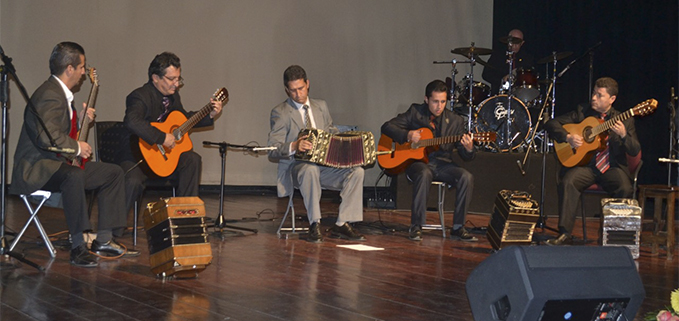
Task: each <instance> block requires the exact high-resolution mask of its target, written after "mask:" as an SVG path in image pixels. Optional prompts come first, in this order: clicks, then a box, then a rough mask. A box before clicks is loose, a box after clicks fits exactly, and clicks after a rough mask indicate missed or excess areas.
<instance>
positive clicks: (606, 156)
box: [545, 77, 641, 245]
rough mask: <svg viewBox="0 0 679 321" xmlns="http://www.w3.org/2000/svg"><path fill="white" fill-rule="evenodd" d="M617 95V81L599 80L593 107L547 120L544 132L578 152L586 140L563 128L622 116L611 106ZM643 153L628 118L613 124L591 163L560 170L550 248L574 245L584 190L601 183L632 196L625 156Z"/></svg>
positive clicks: (618, 194) (617, 193)
mask: <svg viewBox="0 0 679 321" xmlns="http://www.w3.org/2000/svg"><path fill="white" fill-rule="evenodd" d="M617 95H618V83H617V82H616V81H615V80H614V79H612V78H608V77H604V78H599V79H597V80H596V83H595V84H594V92H593V93H592V100H591V103H590V106H591V107H589V108H587V107H583V106H578V107H577V109H576V110H574V111H571V112H569V113H566V114H564V115H561V116H559V117H556V118H554V119H552V120H550V121H548V122H547V123H546V124H545V129H546V130H547V132H548V133H549V136H550V137H551V138H552V139H554V140H555V141H556V142H558V143H563V142H568V144H570V146H571V147H572V148H575V149H577V148H579V147H581V146H582V145H583V142H584V141H583V137H582V136H580V135H579V134H578V133H569V132H568V131H566V130H565V129H564V128H563V125H565V124H578V123H580V122H582V121H583V120H584V119H585V118H587V117H590V116H594V117H597V118H602V119H604V120H608V119H610V118H611V117H615V116H617V115H619V114H620V112H619V111H617V110H615V109H614V108H613V107H612V106H613V102H614V101H615V99H616V97H617ZM640 151H641V146H640V144H639V140H638V139H637V134H636V130H635V129H634V118H628V119H626V120H624V121H617V122H616V123H615V124H614V125H613V127H612V128H611V129H610V130H609V131H608V140H607V147H606V148H605V149H604V150H602V151H600V152H597V153H596V155H593V157H592V159H591V160H590V162H589V163H588V164H586V165H585V166H574V167H570V168H569V167H565V166H563V167H562V168H561V171H560V173H559V178H560V182H559V184H558V193H559V233H560V235H559V236H558V237H557V238H556V239H551V240H548V241H547V244H548V245H562V244H572V242H573V236H572V235H571V233H572V231H573V225H574V224H575V215H576V209H577V206H578V200H579V198H580V194H581V193H582V191H584V190H585V189H586V188H588V187H589V186H591V185H592V184H595V183H596V184H598V185H599V186H601V187H602V188H603V189H604V190H605V191H606V192H608V193H609V194H610V195H611V196H612V197H616V198H629V197H632V189H633V187H632V177H631V174H630V172H629V170H628V168H627V157H626V155H630V156H636V155H638V154H639V152H640Z"/></svg>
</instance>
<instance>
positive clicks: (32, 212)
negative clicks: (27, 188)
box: [9, 195, 57, 258]
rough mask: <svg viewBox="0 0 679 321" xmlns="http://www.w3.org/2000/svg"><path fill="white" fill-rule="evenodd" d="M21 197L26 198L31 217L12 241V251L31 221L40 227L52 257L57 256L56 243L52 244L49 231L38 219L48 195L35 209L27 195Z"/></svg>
mask: <svg viewBox="0 0 679 321" xmlns="http://www.w3.org/2000/svg"><path fill="white" fill-rule="evenodd" d="M21 198H22V199H23V200H24V204H26V208H27V209H28V212H29V214H30V218H29V219H28V221H26V224H25V225H24V227H23V228H22V229H21V232H19V234H17V236H16V237H15V238H14V240H13V241H12V244H11V245H10V246H9V250H10V252H11V251H13V250H14V247H15V246H16V245H17V244H18V243H19V239H21V237H22V236H23V235H24V233H25V232H26V230H27V229H28V226H29V225H31V222H35V226H36V227H37V228H38V231H39V232H40V236H41V237H42V240H43V241H44V242H45V246H46V247H47V250H48V251H49V252H50V256H51V257H53V258H54V257H56V256H57V250H56V249H54V245H52V242H51V241H50V239H49V237H48V236H47V232H45V229H44V228H43V227H42V224H41V223H40V219H38V212H39V211H40V208H42V205H43V204H45V202H46V201H47V199H48V197H43V198H42V200H41V201H40V204H38V205H37V206H36V207H35V209H33V207H32V206H31V203H30V202H29V201H28V198H27V195H21Z"/></svg>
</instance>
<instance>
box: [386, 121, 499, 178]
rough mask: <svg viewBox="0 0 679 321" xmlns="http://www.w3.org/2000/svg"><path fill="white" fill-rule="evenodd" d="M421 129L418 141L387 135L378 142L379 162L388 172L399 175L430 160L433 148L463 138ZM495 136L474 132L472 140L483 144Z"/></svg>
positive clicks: (490, 133) (492, 140) (493, 134)
mask: <svg viewBox="0 0 679 321" xmlns="http://www.w3.org/2000/svg"><path fill="white" fill-rule="evenodd" d="M419 130H420V137H421V138H420V141H418V142H417V143H410V142H408V143H403V144H399V143H396V142H394V140H393V139H392V138H391V137H389V136H387V135H382V136H381V137H380V141H379V143H378V144H377V154H378V156H377V163H378V164H380V167H382V168H383V169H384V170H385V172H387V174H389V175H397V174H399V173H401V172H403V171H404V170H405V169H406V168H407V167H408V166H409V165H410V164H412V163H413V162H415V161H423V162H425V163H426V162H428V161H429V159H428V157H427V155H428V154H429V152H430V150H431V149H437V148H438V146H439V145H441V144H450V143H455V142H458V141H460V140H461V139H462V135H456V136H444V137H437V138H434V134H433V133H432V132H431V130H430V129H429V128H426V127H422V128H420V129H419ZM495 138H496V135H495V132H483V133H474V134H472V140H473V141H474V142H477V143H482V144H485V143H490V142H494V141H495Z"/></svg>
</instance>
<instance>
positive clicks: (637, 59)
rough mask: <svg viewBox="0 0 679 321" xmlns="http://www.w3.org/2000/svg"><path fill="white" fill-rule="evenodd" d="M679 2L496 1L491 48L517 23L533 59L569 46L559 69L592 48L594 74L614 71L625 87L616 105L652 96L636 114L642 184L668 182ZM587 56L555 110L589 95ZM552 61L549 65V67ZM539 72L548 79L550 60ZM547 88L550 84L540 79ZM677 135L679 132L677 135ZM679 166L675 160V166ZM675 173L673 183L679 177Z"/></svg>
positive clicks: (499, 47)
mask: <svg viewBox="0 0 679 321" xmlns="http://www.w3.org/2000/svg"><path fill="white" fill-rule="evenodd" d="M678 3H679V1H676V0H672V1H641V0H637V1H621V0H588V1H556V0H550V1H545V0H528V1H527V0H496V1H495V2H494V11H493V38H494V41H493V43H494V45H493V49H494V51H495V52H498V51H500V52H502V51H504V50H505V49H506V45H504V44H502V43H500V42H499V41H497V39H498V38H500V37H502V36H505V35H507V33H508V32H509V31H510V30H511V29H514V28H518V29H521V30H522V31H523V33H524V38H525V40H526V43H525V45H524V47H523V48H522V50H528V51H529V52H531V53H532V54H533V55H534V56H535V59H536V61H537V60H540V59H541V58H543V57H547V56H550V55H551V54H552V52H554V51H556V52H564V51H572V52H573V54H572V55H571V56H570V57H568V58H566V59H564V60H560V61H558V63H557V73H558V72H560V71H561V70H563V69H564V68H565V67H566V66H567V65H568V63H570V62H571V61H573V60H574V59H577V58H578V57H581V56H582V55H583V54H585V53H586V52H587V50H588V49H589V48H591V47H593V46H595V45H596V44H597V43H599V42H601V45H599V46H598V47H597V48H596V49H595V50H594V55H593V61H592V63H593V80H596V79H597V78H599V77H604V76H609V77H612V78H614V79H616V80H617V81H618V84H619V86H620V93H619V95H618V98H617V100H616V102H615V103H614V107H615V108H616V109H618V110H620V111H625V110H627V109H629V108H631V107H633V106H634V105H636V104H638V103H640V102H642V101H644V100H646V99H648V98H655V99H657V100H658V102H659V105H658V109H657V110H656V111H655V113H653V114H651V115H648V116H645V117H637V118H636V128H637V134H638V136H639V140H640V141H641V145H642V151H643V161H644V166H643V168H642V172H641V174H640V178H639V180H640V183H641V184H651V183H658V184H663V183H666V182H667V165H665V164H660V163H659V162H658V158H659V157H667V156H668V154H669V121H670V117H669V109H668V102H669V100H670V87H675V92H677V93H679V90H678V89H677V86H678V84H679V83H678V82H679V80H678V78H677V77H678V73H677V68H678V61H679V56H678V48H677V47H678V46H679V45H678V43H679V41H678V37H679V33H678V29H679V22H678V19H677V17H678V11H679V5H678ZM589 61H590V59H589V56H585V57H583V58H582V59H581V60H579V61H577V62H576V63H575V64H574V65H573V66H572V67H571V68H570V69H569V70H568V71H567V72H566V73H565V74H564V75H563V77H562V78H561V79H560V80H561V84H559V85H557V91H556V108H555V114H556V115H557V116H558V115H561V114H563V113H566V112H568V111H571V110H573V109H575V106H576V104H578V103H587V102H588V101H589V97H590V93H589V65H590V62H589ZM551 67H552V64H551V63H550V64H549V68H550V73H551ZM536 71H537V73H538V74H539V75H540V77H541V79H545V74H546V71H545V65H544V64H543V65H537V66H536ZM541 86H542V90H543V92H544V90H545V89H546V87H547V86H546V85H541ZM675 138H676V136H675ZM675 166H676V165H675ZM673 172H674V173H675V174H674V175H675V176H674V177H673V178H672V182H675V181H676V170H674V171H673Z"/></svg>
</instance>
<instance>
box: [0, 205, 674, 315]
mask: <svg viewBox="0 0 679 321" xmlns="http://www.w3.org/2000/svg"><path fill="white" fill-rule="evenodd" d="M155 193H156V194H153V193H149V194H151V195H147V196H146V199H145V200H146V201H152V200H153V199H157V198H158V197H159V195H158V194H157V192H155ZM201 198H202V199H203V200H204V201H205V203H206V210H207V212H208V216H210V217H213V218H214V217H216V216H217V213H218V208H219V195H218V194H207V195H202V197H201ZM295 201H296V208H297V209H298V215H299V214H300V213H301V214H302V216H305V211H304V210H303V206H302V204H301V198H300V197H296V198H295ZM286 205H287V198H285V199H278V198H276V197H275V196H272V195H258V196H255V195H226V196H225V204H224V213H225V214H224V216H225V218H226V219H227V220H229V222H228V223H229V224H231V225H233V226H239V227H246V228H254V229H257V230H258V233H256V234H253V233H250V232H245V231H238V230H231V229H227V230H226V231H225V233H216V234H215V235H213V236H211V237H210V243H211V246H212V254H213V260H212V264H211V265H210V266H208V267H207V269H206V270H205V271H203V272H202V273H200V274H199V275H198V277H197V278H194V279H183V280H175V279H172V280H163V279H159V278H157V277H156V276H155V275H153V274H152V273H151V270H150V268H149V256H148V248H147V242H146V234H145V233H144V231H143V230H140V238H139V244H138V245H137V249H140V250H141V251H142V255H141V256H140V257H137V258H129V259H127V258H123V259H118V260H113V261H100V265H99V267H97V268H93V269H85V268H78V267H74V266H71V265H70V264H69V252H68V250H66V249H63V248H59V249H58V254H57V257H56V259H50V258H49V255H48V253H47V250H46V249H45V247H44V246H43V245H40V244H38V241H39V236H38V233H37V230H36V229H35V228H34V227H31V228H30V229H29V232H28V234H27V235H26V236H24V238H22V242H21V243H20V244H19V246H18V248H17V249H16V252H17V253H19V254H22V255H25V257H26V258H27V259H29V260H32V261H34V262H36V263H38V264H40V265H42V266H44V267H45V268H46V271H45V272H44V273H41V272H38V270H36V269H34V268H33V267H30V266H28V265H26V264H20V263H17V261H16V260H14V259H11V258H8V257H7V256H4V257H3V258H2V259H1V260H0V263H1V265H0V267H1V269H0V276H1V277H2V278H1V281H0V282H1V283H0V284H1V285H0V291H1V293H0V298H1V305H0V319H2V320H472V316H471V310H470V306H469V302H468V300H467V295H466V292H465V281H466V279H467V277H468V275H469V274H470V272H471V271H472V270H474V268H475V267H476V266H477V265H478V264H479V263H480V262H481V261H483V260H484V259H486V258H487V257H489V256H490V255H491V246H490V244H489V242H488V241H487V240H486V238H485V237H484V236H483V235H478V237H479V239H480V241H479V242H478V243H464V242H460V241H452V240H450V239H443V238H441V234H440V231H427V232H425V235H424V240H423V241H422V242H412V241H409V240H408V239H407V237H406V236H407V226H408V224H409V220H410V212H408V211H386V210H380V211H377V210H375V209H369V208H366V209H365V215H364V220H365V224H362V225H361V226H360V227H359V229H360V231H361V232H363V233H364V234H365V235H366V236H367V238H368V240H367V242H364V243H362V244H365V245H369V246H373V247H379V248H384V250H382V251H363V252H362V251H355V250H350V249H346V248H341V247H338V245H342V244H350V243H349V242H346V241H341V240H335V239H330V238H327V237H326V239H325V242H324V243H323V244H320V245H318V244H311V243H308V242H306V241H304V240H301V239H297V238H289V239H279V238H278V237H277V236H276V228H277V227H278V224H279V223H280V219H281V218H282V216H283V213H284V212H285V208H286ZM112 206H115V205H113V204H112ZM322 208H323V216H324V217H330V219H328V220H327V221H326V220H325V219H324V221H323V225H324V226H328V227H329V226H330V224H332V218H333V217H334V216H335V215H336V211H337V204H335V203H334V202H333V200H332V198H328V199H326V198H324V200H323V201H322ZM6 213H7V219H6V231H8V232H13V231H18V230H19V229H20V227H21V226H22V225H23V223H24V222H25V220H26V219H27V217H28V216H27V215H28V214H27V211H26V209H25V208H24V205H23V204H22V203H21V201H20V199H19V198H18V197H16V196H8V198H7V211H6ZM93 216H96V215H93ZM130 216H131V215H130ZM428 218H429V219H430V220H431V221H432V222H434V220H435V219H436V218H437V215H436V214H435V213H431V214H430V215H428ZM489 218H490V217H489V216H484V215H469V217H468V221H469V222H468V224H467V226H468V227H471V226H474V225H475V226H485V225H487V224H488V221H489ZM40 219H41V220H42V222H43V225H44V226H45V228H46V230H47V232H48V234H51V235H55V236H54V238H55V239H58V240H57V242H56V243H57V244H59V243H64V242H63V239H64V237H65V236H64V234H58V233H59V232H63V231H64V230H66V225H65V221H64V219H63V212H62V210H60V209H45V210H44V212H42V213H41V215H40ZM556 220H557V219H556V217H552V218H549V220H548V225H550V224H553V225H556ZM131 221H132V219H131V218H130V222H131ZM451 222H452V215H451V214H448V215H446V223H447V224H452V223H451ZM300 224H301V225H303V226H306V223H304V222H302V223H300ZM130 225H131V224H130ZM95 226H96V225H95ZM598 226H599V224H598V221H596V220H591V221H590V222H589V224H588V235H590V237H591V236H595V235H597V232H596V230H597V228H598ZM210 231H211V232H213V231H214V230H213V229H210ZM575 231H576V232H575V233H576V236H577V237H579V236H580V234H579V233H581V231H582V230H581V227H580V225H576V227H575ZM540 232H542V231H540ZM546 234H549V235H553V233H551V232H548V233H546ZM219 236H223V237H219ZM8 238H9V239H11V238H12V236H8ZM120 241H121V243H123V244H125V245H127V246H132V236H131V234H126V235H125V236H124V237H123V238H122V239H120ZM576 246H595V245H594V243H591V244H587V245H584V244H580V245H576ZM674 254H675V259H674V261H667V260H666V257H665V253H664V249H661V254H660V255H659V256H652V255H651V253H650V247H649V246H646V245H645V246H642V248H641V257H640V258H639V259H638V260H637V262H638V269H639V272H640V274H641V278H642V280H643V283H644V286H645V290H646V299H645V300H644V303H643V305H642V307H641V309H640V311H639V313H638V314H637V317H636V318H635V320H642V319H643V315H644V314H645V313H646V312H648V311H652V310H656V309H660V308H662V307H664V306H665V305H668V304H669V296H670V291H671V290H673V289H676V288H678V287H679V275H678V274H679V272H678V270H677V253H674ZM620 282H625V280H620ZM554 290H555V291H558V289H554Z"/></svg>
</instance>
